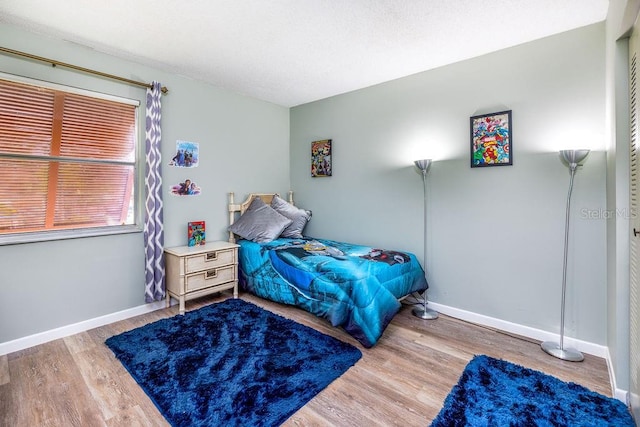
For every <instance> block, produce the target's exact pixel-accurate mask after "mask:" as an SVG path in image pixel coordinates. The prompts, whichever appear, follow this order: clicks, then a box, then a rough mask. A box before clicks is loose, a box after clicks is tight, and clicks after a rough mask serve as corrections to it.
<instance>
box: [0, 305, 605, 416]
mask: <svg viewBox="0 0 640 427" xmlns="http://www.w3.org/2000/svg"><path fill="white" fill-rule="evenodd" d="M228 297H229V295H227V294H218V295H215V296H212V297H205V298H201V299H199V300H195V301H191V302H188V303H187V310H192V309H195V308H198V307H200V306H202V305H205V304H209V303H212V302H217V301H221V300H223V299H226V298H228ZM241 298H243V299H245V300H247V301H251V302H253V303H255V304H257V305H259V306H262V307H265V308H267V309H269V310H271V311H273V312H275V313H278V314H280V315H283V316H284V317H288V318H290V319H293V320H295V321H297V322H299V323H302V324H306V325H309V326H311V327H314V328H316V329H318V330H320V331H321V332H324V333H326V334H329V335H333V336H335V337H337V338H339V339H341V340H343V341H346V342H349V343H352V344H354V345H356V346H357V347H358V348H360V349H361V350H362V353H363V356H362V359H361V360H360V361H358V362H357V363H356V365H355V366H353V367H352V368H350V369H349V370H348V371H347V372H346V373H345V374H344V375H342V376H341V377H340V378H338V379H337V380H336V381H334V382H333V383H332V384H330V385H329V387H327V388H326V389H325V390H323V391H322V392H321V393H319V394H318V395H317V396H316V397H315V398H314V399H313V400H311V401H310V402H309V403H308V404H307V405H305V406H304V407H303V408H302V409H300V410H299V411H298V412H297V413H295V414H294V415H293V416H292V417H291V418H290V419H289V420H288V421H287V422H286V423H285V424H284V425H285V426H394V425H398V426H403V427H406V426H426V425H429V423H430V421H431V420H432V419H433V418H434V417H435V416H436V415H437V414H438V411H439V410H440V408H441V406H442V403H443V401H444V398H445V397H446V395H447V394H448V393H449V391H450V389H451V387H452V386H453V385H454V384H456V382H457V381H458V378H459V376H460V374H461V373H462V370H463V369H464V367H465V366H466V364H467V362H468V361H469V360H471V358H472V357H473V356H474V355H475V354H486V355H489V356H492V357H496V358H502V359H505V360H508V361H510V362H513V363H517V364H519V365H523V366H526V367H529V368H533V369H536V370H540V371H543V372H546V373H549V374H552V375H555V376H556V377H558V378H560V379H562V380H565V381H573V382H576V383H578V384H582V385H584V386H586V387H588V388H590V389H591V390H594V391H596V392H599V393H602V394H604V395H607V396H611V389H610V383H609V376H608V371H607V366H606V362H605V361H604V359H601V358H598V357H594V356H590V355H585V356H586V357H585V360H584V362H581V363H572V362H565V361H561V360H559V359H555V358H553V357H551V356H548V355H546V354H545V353H544V352H542V351H541V350H540V346H539V343H537V342H532V341H528V340H523V339H519V338H517V337H513V336H509V335H507V334H504V333H500V332H497V331H493V330H489V329H487V328H483V327H480V326H476V325H472V324H469V323H465V322H462V321H459V320H456V319H453V318H450V317H447V316H442V315H441V316H440V318H438V319H437V320H421V319H419V318H417V317H415V316H412V315H411V307H409V306H404V307H403V308H402V310H401V311H400V313H398V314H397V315H396V317H395V318H394V319H393V321H392V322H391V324H390V325H389V327H388V328H387V330H386V331H385V333H384V335H383V337H382V339H381V340H380V341H379V342H378V344H377V345H376V346H375V347H373V348H371V349H364V348H363V347H362V346H361V345H359V344H358V343H357V342H356V341H355V340H354V339H352V338H351V337H350V336H349V335H347V334H346V333H345V332H343V331H342V330H341V329H336V328H333V327H331V326H330V325H329V324H328V323H327V322H326V321H324V320H322V319H318V318H316V317H315V316H312V315H310V314H308V313H306V312H304V311H302V310H300V309H296V308H292V307H287V306H283V305H279V304H275V303H271V302H268V301H265V300H261V299H258V298H255V297H253V296H251V295H248V294H241ZM175 314H177V307H176V306H174V307H172V308H169V309H166V310H158V311H156V312H153V313H149V314H146V315H143V316H138V317H135V318H132V319H127V320H123V321H121V322H117V323H113V324H110V325H106V326H103V327H100V328H96V329H93V330H90V331H87V332H83V333H80V334H76V335H73V336H70V337H67V338H64V339H59V340H55V341H52V342H49V343H46V344H42V345H38V346H36V347H32V348H29V349H26V350H22V351H19V352H16V353H11V354H8V355H4V356H0V426H3V427H4V426H7V427H9V426H11V427H14V426H16V427H22V426H25V427H26V426H29V427H33V426H83V427H85V426H91V427H93V426H166V425H168V424H167V423H166V421H165V420H164V418H163V417H162V415H161V414H160V413H159V412H158V410H157V409H156V407H155V406H154V405H153V403H152V402H151V401H150V400H149V398H148V397H147V396H146V394H145V393H144V392H143V391H142V390H141V389H140V388H139V387H138V385H137V384H136V382H135V381H134V380H133V379H132V378H131V377H130V376H129V374H128V373H127V371H126V370H125V369H124V368H123V367H122V365H121V364H120V362H119V361H118V360H117V359H115V357H114V356H113V354H112V353H111V351H110V350H109V348H107V347H106V346H105V345H104V340H105V339H106V338H108V337H110V336H112V335H115V334H118V333H120V332H124V331H126V330H129V329H133V328H135V327H138V326H141V325H144V324H146V323H149V322H152V321H155V320H158V319H160V318H164V317H169V316H173V315H175Z"/></svg>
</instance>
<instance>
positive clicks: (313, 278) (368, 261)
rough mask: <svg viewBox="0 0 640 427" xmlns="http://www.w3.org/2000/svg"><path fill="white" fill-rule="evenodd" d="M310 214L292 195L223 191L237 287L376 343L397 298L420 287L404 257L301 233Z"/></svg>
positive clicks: (421, 280)
mask: <svg viewBox="0 0 640 427" xmlns="http://www.w3.org/2000/svg"><path fill="white" fill-rule="evenodd" d="M310 219H311V212H310V211H307V210H304V209H301V208H298V207H297V206H295V204H294V202H293V193H292V192H289V195H288V200H284V199H283V198H281V197H280V196H279V195H278V194H276V193H272V194H263V193H261V194H257V193H253V194H250V195H249V196H248V197H247V199H246V200H245V201H244V202H242V203H239V204H236V203H235V200H234V194H233V193H229V228H228V230H229V241H231V242H234V243H237V244H239V245H240V247H239V251H238V271H239V282H240V286H241V287H242V288H243V289H244V290H245V291H248V292H250V293H252V294H255V295H257V296H259V297H261V298H265V299H269V300H272V301H276V302H279V303H283V304H289V305H294V306H297V307H300V308H302V309H304V310H306V311H308V312H310V313H313V314H315V315H317V316H320V317H322V318H325V319H327V320H328V321H329V322H331V324H332V325H333V326H336V327H342V328H343V329H344V330H345V331H346V332H347V333H349V334H350V335H351V336H353V337H354V338H355V339H356V340H358V341H359V342H360V343H361V344H362V345H363V346H364V347H366V348H369V347H372V346H373V345H375V344H376V342H377V341H378V340H379V339H380V337H381V336H382V334H383V332H384V330H385V328H386V327H387V325H388V324H389V322H390V321H391V319H392V318H393V316H395V314H396V313H397V312H398V310H399V309H400V300H401V299H402V298H404V297H406V296H408V295H410V294H412V293H414V292H422V291H424V290H426V289H427V288H428V284H427V281H426V279H425V274H424V270H423V269H422V267H421V266H420V263H419V262H418V260H417V259H416V257H415V255H413V254H412V253H409V252H402V251H393V250H384V249H379V248H373V247H369V246H363V245H358V244H352V243H345V242H339V241H334V240H328V239H322V238H315V237H310V236H306V235H304V234H303V231H304V227H305V225H306V224H307V223H308V221H309V220H310Z"/></svg>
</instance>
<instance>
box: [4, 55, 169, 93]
mask: <svg viewBox="0 0 640 427" xmlns="http://www.w3.org/2000/svg"><path fill="white" fill-rule="evenodd" d="M0 52H4V53H7V54H10V55H16V56H23V57H25V58H29V59H35V60H36V61H42V62H48V63H50V64H51V65H52V66H54V67H55V66H57V65H60V66H62V67H67V68H71V69H73V70H78V71H82V72H84V73H89V74H96V75H98V76H101V77H106V78H108V79H113V80H119V81H121V82H125V83H129V84H131V85H135V86H144V87H148V88H151V89H153V85H152V84H151V83H144V82H139V81H136V80H130V79H125V78H124V77H119V76H114V75H113V74H107V73H103V72H101V71H96V70H91V69H89V68H84V67H79V66H77V65H73V64H67V63H66V62H60V61H56V60H55V59H48V58H44V57H42V56H36V55H31V54H30V53H25V52H20V51H19V50H13V49H7V48H6V47H1V46H0ZM161 90H162V93H167V92H169V89H167V88H166V87H165V86H163V87H162V89H161Z"/></svg>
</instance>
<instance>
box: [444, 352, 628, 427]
mask: <svg viewBox="0 0 640 427" xmlns="http://www.w3.org/2000/svg"><path fill="white" fill-rule="evenodd" d="M431 426H432V427H443V426H563V427H564V426H616V427H623V426H630V427H633V426H635V423H634V421H633V418H632V417H631V413H630V412H629V410H628V409H627V407H626V406H625V405H624V404H623V403H622V402H620V401H619V400H616V399H612V398H610V397H606V396H603V395H601V394H598V393H595V392H593V391H590V390H589V389H587V388H585V387H583V386H581V385H578V384H574V383H566V382H564V381H561V380H559V379H557V378H555V377H552V376H550V375H547V374H544V373H542V372H539V371H534V370H532V369H528V368H523V367H522V366H518V365H514V364H513V363H510V362H506V361H504V360H498V359H493V358H491V357H489V356H475V357H474V358H473V359H472V360H471V362H469V364H468V365H467V367H466V368H465V370H464V372H462V375H461V376H460V379H459V381H458V384H456V385H455V386H454V387H453V389H452V390H451V392H450V393H449V395H448V396H447V398H446V399H445V401H444V407H443V408H442V410H441V411H440V413H439V414H438V416H437V417H436V419H435V420H434V421H433V423H432V424H431Z"/></svg>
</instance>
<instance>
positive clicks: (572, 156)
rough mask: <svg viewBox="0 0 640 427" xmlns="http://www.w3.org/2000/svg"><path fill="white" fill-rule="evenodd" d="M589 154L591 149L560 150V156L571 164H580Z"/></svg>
mask: <svg viewBox="0 0 640 427" xmlns="http://www.w3.org/2000/svg"><path fill="white" fill-rule="evenodd" d="M588 154H589V150H560V156H561V157H562V159H563V160H564V161H565V162H567V163H569V165H570V166H571V165H578V164H579V163H580V162H582V161H583V160H584V159H585V158H586V157H587V155H588Z"/></svg>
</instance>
